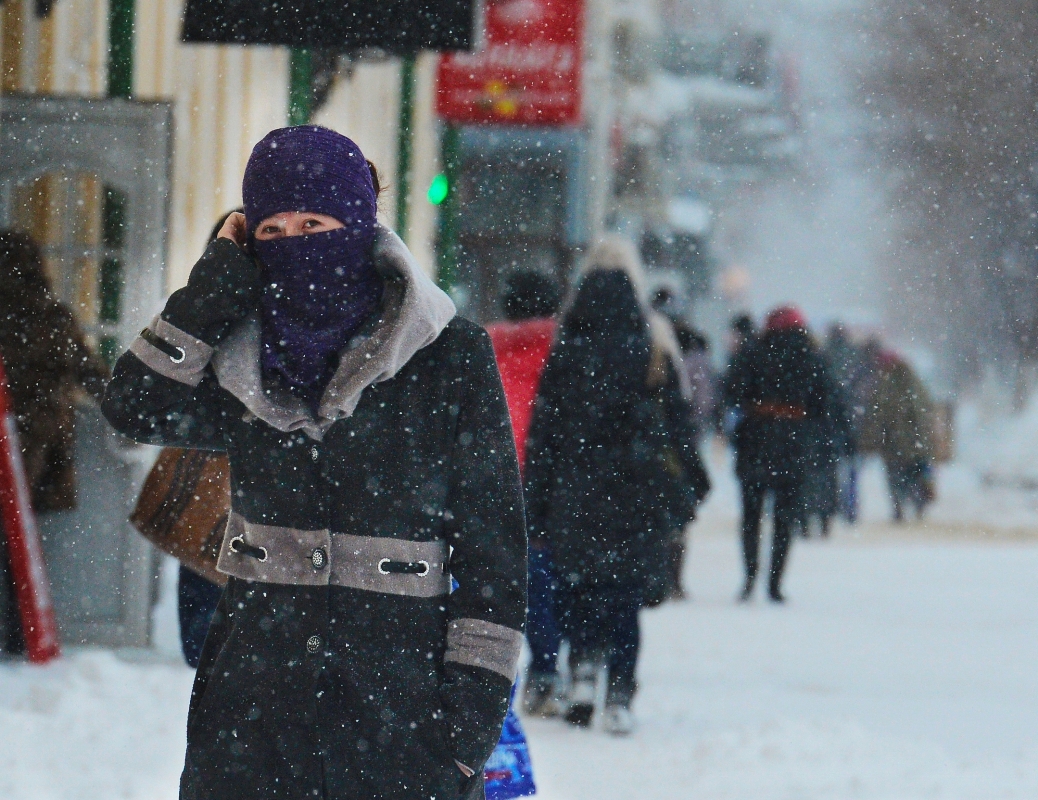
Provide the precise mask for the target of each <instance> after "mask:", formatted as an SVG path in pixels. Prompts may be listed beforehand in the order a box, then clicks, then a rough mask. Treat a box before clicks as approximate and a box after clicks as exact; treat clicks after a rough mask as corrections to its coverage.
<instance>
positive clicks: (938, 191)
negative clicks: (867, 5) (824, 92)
mask: <svg viewBox="0 0 1038 800" xmlns="http://www.w3.org/2000/svg"><path fill="white" fill-rule="evenodd" d="M867 40H868V41H869V43H870V56H871V61H870V65H871V66H870V69H868V70H867V71H866V73H865V75H864V76H863V81H862V88H863V91H864V94H865V102H866V103H868V104H869V105H870V106H871V107H872V108H873V109H874V113H875V119H876V121H877V122H878V123H879V124H878V130H879V139H878V145H879V147H880V151H881V152H882V154H883V158H884V159H885V160H886V161H887V162H888V164H889V165H891V166H893V167H894V174H895V176H896V177H895V180H894V186H893V187H892V188H893V195H892V196H893V198H894V201H895V205H896V209H897V213H898V216H899V220H900V222H901V225H902V230H901V234H902V240H901V241H900V242H899V244H898V246H896V247H895V248H894V249H895V251H896V253H895V257H896V258H897V259H899V260H900V261H901V262H902V263H900V264H899V265H898V268H899V269H900V270H903V271H904V273H905V275H911V276H912V277H913V279H919V282H920V283H921V284H923V285H922V286H920V287H917V288H924V289H925V288H929V289H930V290H931V294H930V296H928V297H925V298H923V300H924V302H926V303H930V304H931V306H934V307H932V308H931V309H930V310H931V311H939V312H941V313H943V314H945V315H946V318H947V319H946V325H947V326H948V329H949V330H950V331H952V332H955V331H958V334H959V335H960V336H961V335H962V334H964V333H968V335H969V336H970V337H972V338H973V339H974V340H975V342H974V345H975V346H980V345H983V346H987V347H995V348H997V349H999V350H1004V349H1005V347H1006V346H1007V345H1009V346H1011V347H1012V348H1013V350H1014V352H1015V355H1017V356H1022V357H1024V358H1028V359H1036V358H1038V341H1036V334H1038V226H1036V221H1038V103H1036V101H1038V87H1036V69H1038V67H1036V64H1038V4H1036V3H1035V2H1034V0H937V1H936V2H928V0H880V2H879V3H878V4H877V6H876V7H875V18H874V20H873V24H872V25H871V27H870V34H869V36H868V37H867ZM893 288H896V287H893ZM964 323H965V324H966V328H967V329H968V331H967V330H964V329H963V327H962V326H963V324H964ZM960 344H961V345H963V346H966V345H968V342H967V341H966V340H965V339H963V341H962V342H960Z"/></svg>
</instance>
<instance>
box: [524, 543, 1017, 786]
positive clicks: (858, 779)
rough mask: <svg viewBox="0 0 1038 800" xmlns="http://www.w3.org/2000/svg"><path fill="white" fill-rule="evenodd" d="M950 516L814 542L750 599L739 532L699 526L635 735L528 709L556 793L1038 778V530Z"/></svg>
mask: <svg viewBox="0 0 1038 800" xmlns="http://www.w3.org/2000/svg"><path fill="white" fill-rule="evenodd" d="M937 533H938V532H937V531H935V530H930V531H928V532H923V531H920V532H918V533H915V532H913V533H910V534H907V535H904V536H893V535H891V533H890V531H889V529H883V528H882V527H878V526H877V527H870V528H868V529H866V530H863V531H862V532H861V534H860V536H855V535H853V534H849V533H841V534H838V538H837V539H836V540H835V541H833V542H827V543H821V542H818V541H811V542H806V543H804V542H798V543H797V544H796V546H795V547H796V549H795V551H794V555H793V559H794V563H793V565H792V567H791V570H790V574H789V580H788V593H789V595H790V597H791V601H790V603H789V604H788V605H787V606H786V607H783V608H775V607H772V606H770V605H767V604H765V603H763V602H761V601H759V600H758V601H757V602H756V603H755V604H753V605H750V606H748V607H740V606H737V605H735V603H734V602H733V597H734V594H735V591H736V588H737V584H738V575H739V571H738V570H739V565H738V560H737V555H738V554H737V550H736V547H735V542H734V537H732V536H725V535H722V532H721V531H714V532H710V533H709V534H702V535H700V536H698V537H697V539H696V541H695V544H694V549H693V564H692V569H691V574H690V579H689V582H688V584H689V586H690V587H691V588H692V590H693V592H694V594H695V598H694V600H693V601H692V602H690V603H684V604H680V605H669V606H665V607H663V608H661V609H659V610H655V611H650V612H646V613H645V615H644V621H645V638H644V651H643V657H642V662H641V670H640V681H641V685H642V691H641V695H640V697H639V701H638V703H637V706H636V709H637V714H638V719H639V729H638V731H637V733H636V735H635V736H634V737H633V739H631V740H619V741H618V740H611V739H608V738H606V737H605V735H604V734H601V733H595V732H593V733H586V732H583V731H574V730H565V729H564V728H563V726H562V725H561V724H558V723H550V722H541V721H536V722H530V723H528V729H529V730H528V732H529V733H530V736H531V740H532V747H533V754H534V758H535V764H536V767H537V769H538V778H539V779H540V784H541V787H542V790H543V796H544V797H545V798H551V800H561V799H562V798H566V799H567V800H569V799H570V798H573V799H576V798H617V800H619V798H631V797H645V798H648V797H652V798H689V797H693V798H747V797H753V798H766V799H768V800H770V799H771V798H775V800H786V799H787V798H789V799H790V800H792V799H793V798H812V800H813V799H815V798H852V797H853V798H994V797H1000V798H1002V797H1005V798H1025V797H1026V798H1033V797H1036V796H1038V735H1036V729H1035V725H1034V720H1035V718H1036V715H1038V677H1036V675H1035V672H1034V664H1035V662H1036V659H1038V638H1036V637H1035V630H1036V624H1038V598H1036V596H1035V593H1034V591H1033V587H1034V575H1035V574H1036V570H1038V542H1036V541H980V540H972V541H970V540H961V539H960V540H958V541H942V540H940V539H937V538H936V535H937Z"/></svg>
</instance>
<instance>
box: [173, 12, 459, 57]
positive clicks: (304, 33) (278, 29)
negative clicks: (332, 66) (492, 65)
mask: <svg viewBox="0 0 1038 800" xmlns="http://www.w3.org/2000/svg"><path fill="white" fill-rule="evenodd" d="M475 2H477V0H187V7H186V8H185V10H184V29H183V39H184V41H185V42H199V43H201V42H209V43H219V44H279V45H288V46H289V47H322V48H332V49H335V50H337V51H339V52H346V51H350V50H357V49H361V48H369V47H370V48H379V49H382V50H386V51H389V52H391V53H414V52H417V51H418V50H468V49H471V47H472V44H473V38H474V37H473V23H474V17H475V13H474V9H475V5H474V4H475Z"/></svg>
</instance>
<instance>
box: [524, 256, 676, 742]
mask: <svg viewBox="0 0 1038 800" xmlns="http://www.w3.org/2000/svg"><path fill="white" fill-rule="evenodd" d="M640 272H641V269H640V263H639V261H638V256H637V253H636V252H635V250H634V247H633V245H631V244H630V242H628V241H627V240H625V239H622V238H619V237H610V238H608V239H606V240H605V241H603V242H602V243H600V244H599V245H597V246H596V247H595V248H593V249H592V251H591V253H590V254H589V256H588V261H587V266H586V268H585V272H584V274H583V276H582V277H581V280H580V283H579V284H578V285H577V288H576V290H575V291H574V293H573V294H572V296H571V298H570V299H569V301H568V303H567V304H566V311H565V312H564V314H563V317H562V320H561V322H560V325H559V332H558V334H557V340H556V343H555V345H554V347H553V349H552V352H551V356H550V357H549V359H548V364H547V366H546V367H545V370H544V376H543V378H542V379H541V388H540V394H539V395H538V398H537V404H536V406H535V410H534V416H533V422H532V424H531V429H530V435H529V439H528V440H527V445H526V459H527V460H526V474H525V486H526V492H527V494H526V497H527V502H528V507H527V511H528V524H529V531H530V535H531V537H539V538H541V539H542V540H543V541H544V542H545V543H546V544H547V546H548V547H550V548H551V551H552V554H553V558H554V566H555V570H556V575H557V576H558V592H557V595H556V597H557V600H556V603H557V609H558V612H559V622H560V624H561V626H562V633H563V636H564V637H565V638H566V639H568V640H569V643H570V657H569V658H570V670H571V673H572V675H573V686H572V690H571V693H570V697H569V708H568V711H567V713H566V719H567V720H568V721H569V722H571V723H573V724H576V725H588V724H590V722H591V718H592V715H593V711H594V699H595V678H596V676H597V673H598V670H599V666H600V663H601V660H602V659H603V658H604V659H605V661H606V666H607V668H608V676H609V685H608V689H607V697H606V714H605V724H606V728H607V730H609V731H611V732H613V733H620V734H622V733H627V732H629V731H630V730H631V727H632V724H633V720H632V717H631V712H630V706H631V701H632V699H633V697H634V693H635V689H636V684H635V667H636V664H637V659H638V648H639V628H638V612H639V610H640V608H641V607H642V605H643V604H644V603H645V600H646V597H647V590H648V589H649V586H650V585H651V584H656V583H657V582H659V581H660V580H663V579H665V575H666V567H665V556H664V544H665V537H666V535H667V534H669V533H670V526H669V522H663V521H661V520H660V519H659V516H658V515H659V512H660V511H661V510H666V507H665V503H664V502H662V501H661V493H662V490H663V489H664V485H665V484H667V483H668V481H667V479H666V477H665V476H664V475H663V474H662V473H663V469H662V464H661V457H662V455H663V448H662V445H664V444H665V443H666V434H665V433H664V432H663V429H665V426H666V422H665V421H664V420H663V419H662V418H661V417H660V416H658V415H656V414H655V413H654V409H655V408H656V407H658V405H659V402H658V390H659V386H673V385H674V383H675V382H674V381H669V380H664V381H663V382H661V383H660V384H658V385H653V381H652V377H651V371H650V367H651V366H652V359H651V352H652V338H651V335H650V332H649V323H648V312H647V310H646V308H645V306H644V303H643V301H642V298H641V293H640V284H641V281H640ZM662 368H663V369H664V370H666V369H668V368H669V362H665V363H664V364H663V365H662ZM677 402H678V403H680V402H681V398H680V397H678V398H677ZM682 416H683V417H684V418H686V419H687V414H683V415H682ZM688 442H689V444H690V445H691V446H692V447H693V449H694V437H692V436H691V435H690V436H689V437H688Z"/></svg>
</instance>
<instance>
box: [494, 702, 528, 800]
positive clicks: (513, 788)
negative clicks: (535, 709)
mask: <svg viewBox="0 0 1038 800" xmlns="http://www.w3.org/2000/svg"><path fill="white" fill-rule="evenodd" d="M514 700H515V687H512V701H514ZM483 780H484V785H485V787H486V793H487V800H511V798H513V797H529V796H530V795H532V794H536V793H537V787H536V786H535V785H534V782H533V764H532V763H531V762H530V748H529V746H528V745H527V743H526V734H524V733H523V726H522V725H520V724H519V717H517V716H516V714H515V711H513V709H512V702H509V704H508V715H507V716H506V717H505V724H504V726H503V727H502V728H501V739H500V740H499V741H498V743H497V747H495V748H494V752H493V753H491V754H490V758H489V759H488V760H487V763H486V766H485V767H484V768H483Z"/></svg>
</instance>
